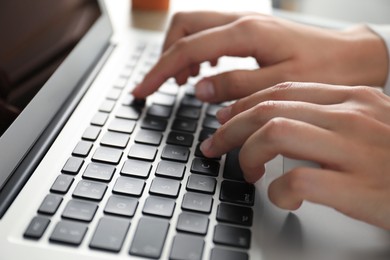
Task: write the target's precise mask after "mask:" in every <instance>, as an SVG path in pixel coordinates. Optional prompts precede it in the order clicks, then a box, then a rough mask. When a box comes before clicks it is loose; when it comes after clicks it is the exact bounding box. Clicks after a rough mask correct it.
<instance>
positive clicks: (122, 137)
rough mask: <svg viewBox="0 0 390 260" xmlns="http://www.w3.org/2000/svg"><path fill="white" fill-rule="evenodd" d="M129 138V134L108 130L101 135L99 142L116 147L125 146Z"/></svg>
mask: <svg viewBox="0 0 390 260" xmlns="http://www.w3.org/2000/svg"><path fill="white" fill-rule="evenodd" d="M129 139H130V136H129V135H127V134H123V133H117V132H111V131H108V132H106V133H105V134H104V135H103V137H102V139H101V140H100V144H101V145H106V146H112V147H117V148H125V147H126V146H127V143H128V142H129Z"/></svg>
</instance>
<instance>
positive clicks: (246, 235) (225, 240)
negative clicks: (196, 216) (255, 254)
mask: <svg viewBox="0 0 390 260" xmlns="http://www.w3.org/2000/svg"><path fill="white" fill-rule="evenodd" d="M213 241H214V243H216V244H220V245H226V246H234V247H240V248H249V247H250V242H251V231H250V230H249V229H245V228H238V227H232V226H226V225H220V224H218V225H216V226H215V229H214V237H213Z"/></svg>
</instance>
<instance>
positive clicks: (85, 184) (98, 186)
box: [73, 180, 107, 201]
mask: <svg viewBox="0 0 390 260" xmlns="http://www.w3.org/2000/svg"><path fill="white" fill-rule="evenodd" d="M106 190H107V185H106V184H104V183H101V182H95V181H87V180H81V181H79V183H77V186H76V188H75V190H74V191H73V197H76V198H83V199H90V200H99V201H100V200H102V198H103V196H104V193H105V192H106Z"/></svg>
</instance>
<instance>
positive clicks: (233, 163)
mask: <svg viewBox="0 0 390 260" xmlns="http://www.w3.org/2000/svg"><path fill="white" fill-rule="evenodd" d="M239 153H240V149H239V148H238V149H234V150H232V151H230V152H228V153H227V154H226V160H225V168H224V169H223V177H224V178H225V179H230V180H237V181H244V175H243V172H242V170H241V167H240V161H239V160H238V155H239Z"/></svg>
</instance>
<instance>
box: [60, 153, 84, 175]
mask: <svg viewBox="0 0 390 260" xmlns="http://www.w3.org/2000/svg"><path fill="white" fill-rule="evenodd" d="M83 164H84V160H83V159H82V158H78V157H70V158H69V159H68V160H67V161H66V163H65V165H64V167H63V168H62V172H63V173H68V174H73V175H76V174H77V173H78V172H79V171H80V169H81V166H83Z"/></svg>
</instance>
